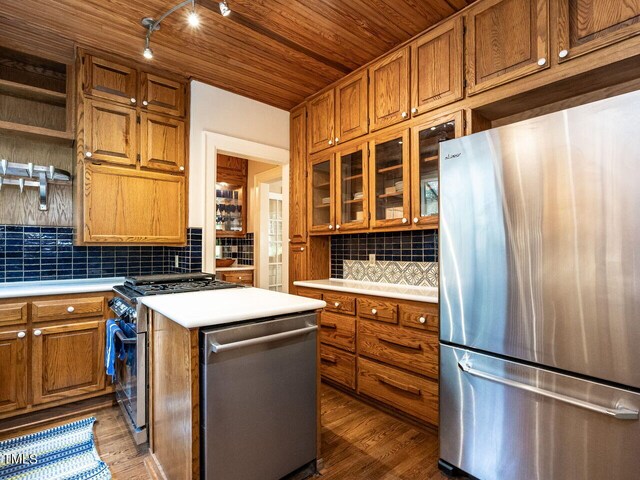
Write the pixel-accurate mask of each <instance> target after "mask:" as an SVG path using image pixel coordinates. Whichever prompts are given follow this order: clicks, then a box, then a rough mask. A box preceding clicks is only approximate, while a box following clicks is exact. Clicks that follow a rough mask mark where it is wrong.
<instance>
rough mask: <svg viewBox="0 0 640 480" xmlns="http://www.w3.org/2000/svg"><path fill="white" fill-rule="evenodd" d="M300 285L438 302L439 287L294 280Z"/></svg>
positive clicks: (347, 281) (336, 280) (354, 281)
mask: <svg viewBox="0 0 640 480" xmlns="http://www.w3.org/2000/svg"><path fill="white" fill-rule="evenodd" d="M293 284H294V285H296V286H298V287H309V288H320V289H322V290H334V291H336V292H346V293H359V294H362V295H375V296H378V297H389V298H398V299H400V300H413V301H415V302H428V303H438V287H418V286H414V285H399V284H395V283H374V282H361V281H358V280H342V279H338V278H327V279H324V280H306V281H296V282H293Z"/></svg>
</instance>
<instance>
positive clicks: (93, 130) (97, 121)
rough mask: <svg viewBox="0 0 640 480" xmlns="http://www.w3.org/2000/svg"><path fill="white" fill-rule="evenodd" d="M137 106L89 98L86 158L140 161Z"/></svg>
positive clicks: (86, 125) (120, 161) (120, 162)
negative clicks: (131, 106) (138, 155)
mask: <svg viewBox="0 0 640 480" xmlns="http://www.w3.org/2000/svg"><path fill="white" fill-rule="evenodd" d="M136 120H137V116H136V110H135V108H130V107H125V106H122V105H118V104H114V103H110V102H103V101H101V100H94V99H87V100H86V101H85V102H84V156H85V158H86V159H91V160H95V161H104V162H109V163H116V164H119V165H135V164H136V161H137V152H138V145H137V137H138V135H137V126H138V125H137V123H136Z"/></svg>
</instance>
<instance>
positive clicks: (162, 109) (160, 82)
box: [140, 72, 185, 117]
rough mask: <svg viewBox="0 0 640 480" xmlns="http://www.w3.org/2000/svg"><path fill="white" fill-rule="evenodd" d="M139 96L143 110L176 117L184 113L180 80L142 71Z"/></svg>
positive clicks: (182, 88)
mask: <svg viewBox="0 0 640 480" xmlns="http://www.w3.org/2000/svg"><path fill="white" fill-rule="evenodd" d="M140 96H141V98H142V103H141V106H142V108H143V109H145V110H149V111H152V112H158V113H166V114H168V115H174V116H176V117H181V116H183V115H184V107H185V86H184V84H183V83H182V82H178V81H175V80H170V79H167V78H163V77H159V76H157V75H152V74H151V73H146V72H142V85H141V95H140Z"/></svg>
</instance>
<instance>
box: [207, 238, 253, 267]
mask: <svg viewBox="0 0 640 480" xmlns="http://www.w3.org/2000/svg"><path fill="white" fill-rule="evenodd" d="M253 243H254V236H253V233H247V234H246V235H245V236H244V237H243V238H224V237H223V238H216V246H220V247H222V258H235V259H236V260H237V263H238V265H253Z"/></svg>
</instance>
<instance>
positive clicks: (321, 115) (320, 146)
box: [307, 89, 334, 153]
mask: <svg viewBox="0 0 640 480" xmlns="http://www.w3.org/2000/svg"><path fill="white" fill-rule="evenodd" d="M333 97H334V93H333V89H331V90H329V91H327V92H325V93H323V94H321V95H318V96H317V97H314V98H313V99H311V100H309V103H307V112H308V114H309V117H308V119H309V123H308V133H307V134H308V136H309V152H310V153H314V152H319V151H320V150H324V149H325V148H329V147H330V146H332V145H333V144H334V137H333V134H334V125H333V121H334V98H333Z"/></svg>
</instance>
